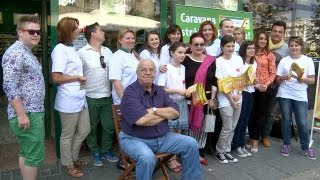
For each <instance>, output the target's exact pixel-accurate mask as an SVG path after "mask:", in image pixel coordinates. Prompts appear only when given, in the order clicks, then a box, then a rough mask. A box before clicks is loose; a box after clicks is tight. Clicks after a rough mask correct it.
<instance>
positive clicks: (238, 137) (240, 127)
mask: <svg viewBox="0 0 320 180" xmlns="http://www.w3.org/2000/svg"><path fill="white" fill-rule="evenodd" d="M253 102H254V93H249V92H246V91H243V92H242V107H241V113H240V117H239V120H238V123H237V126H236V129H235V130H234V135H233V140H232V149H237V148H238V147H244V146H245V136H246V130H247V126H248V122H249V120H250V118H251V112H252V107H253Z"/></svg>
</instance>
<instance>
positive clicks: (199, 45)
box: [193, 44, 204, 47]
mask: <svg viewBox="0 0 320 180" xmlns="http://www.w3.org/2000/svg"><path fill="white" fill-rule="evenodd" d="M193 45H194V46H196V47H203V46H204V44H193Z"/></svg>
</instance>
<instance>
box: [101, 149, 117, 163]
mask: <svg viewBox="0 0 320 180" xmlns="http://www.w3.org/2000/svg"><path fill="white" fill-rule="evenodd" d="M102 159H104V160H107V161H110V162H118V161H119V158H118V157H117V156H116V155H115V154H114V153H113V152H112V151H108V152H105V153H103V154H102Z"/></svg>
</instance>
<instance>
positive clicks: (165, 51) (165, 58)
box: [160, 44, 171, 65]
mask: <svg viewBox="0 0 320 180" xmlns="http://www.w3.org/2000/svg"><path fill="white" fill-rule="evenodd" d="M169 48H170V44H166V45H164V46H162V48H161V51H160V64H161V65H166V64H170V63H171V56H170V53H169Z"/></svg>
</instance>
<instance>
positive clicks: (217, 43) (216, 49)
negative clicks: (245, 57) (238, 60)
mask: <svg viewBox="0 0 320 180" xmlns="http://www.w3.org/2000/svg"><path fill="white" fill-rule="evenodd" d="M211 46H212V47H211ZM211 46H209V47H210V48H209V47H208V48H209V49H212V50H209V51H210V53H212V56H214V57H218V56H219V55H220V54H221V39H219V38H217V39H216V40H214V43H213V45H211ZM239 49H240V45H239V44H238V43H237V42H235V43H234V55H239ZM206 50H207V48H206ZM207 53H208V51H207ZM210 55H211V54H210Z"/></svg>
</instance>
